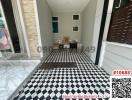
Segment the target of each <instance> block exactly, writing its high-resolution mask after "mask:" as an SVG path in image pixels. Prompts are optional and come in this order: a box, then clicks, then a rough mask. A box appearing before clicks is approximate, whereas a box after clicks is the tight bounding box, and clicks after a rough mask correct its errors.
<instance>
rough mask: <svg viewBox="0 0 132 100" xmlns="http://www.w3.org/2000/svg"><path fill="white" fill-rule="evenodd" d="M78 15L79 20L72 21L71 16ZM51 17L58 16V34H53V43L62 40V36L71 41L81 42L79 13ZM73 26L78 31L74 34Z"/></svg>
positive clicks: (59, 14)
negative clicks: (67, 37) (77, 28)
mask: <svg viewBox="0 0 132 100" xmlns="http://www.w3.org/2000/svg"><path fill="white" fill-rule="evenodd" d="M74 14H79V15H80V20H73V15H74ZM53 16H58V18H59V19H58V21H59V24H58V27H59V33H54V38H55V41H56V40H58V39H63V36H69V37H70V39H71V40H73V39H74V40H78V41H81V14H80V13H67V12H66V13H54V14H53ZM73 26H79V31H77V32H74V31H73Z"/></svg>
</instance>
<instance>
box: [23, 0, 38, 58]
mask: <svg viewBox="0 0 132 100" xmlns="http://www.w3.org/2000/svg"><path fill="white" fill-rule="evenodd" d="M21 7H22V9H23V16H24V21H25V26H26V31H27V36H28V39H29V48H30V52H31V56H40V54H39V53H38V52H37V47H38V46H39V40H38V35H39V33H38V32H37V26H36V19H35V10H34V1H33V0H21Z"/></svg>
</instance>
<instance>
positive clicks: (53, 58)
mask: <svg viewBox="0 0 132 100" xmlns="http://www.w3.org/2000/svg"><path fill="white" fill-rule="evenodd" d="M49 62H76V64H77V67H76V68H52V69H42V68H39V69H37V70H36V72H35V73H34V74H33V75H32V77H31V79H30V80H29V81H28V82H27V84H26V85H25V86H24V87H23V89H22V90H21V91H20V92H19V93H18V95H17V96H15V98H14V100H108V99H109V98H107V97H108V96H109V88H110V86H109V75H108V74H107V73H106V72H105V71H104V70H103V69H101V68H98V67H97V66H95V65H94V64H93V63H92V61H91V60H90V59H89V57H88V56H86V55H85V53H77V52H69V51H61V52H60V51H58V52H57V51H54V52H52V53H51V54H50V55H49V57H47V59H46V60H45V63H49ZM41 67H42V66H41ZM43 67H44V66H43ZM68 96H69V97H68ZM71 96H72V97H71ZM73 96H74V97H73ZM75 96H79V98H80V99H77V97H76V98H75ZM82 96H85V97H82ZM88 96H90V97H89V99H86V98H87V97H88ZM91 96H100V99H93V98H94V97H93V98H92V99H91ZM105 96H106V97H105ZM84 98H85V99H84Z"/></svg>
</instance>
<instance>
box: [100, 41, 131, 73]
mask: <svg viewBox="0 0 132 100" xmlns="http://www.w3.org/2000/svg"><path fill="white" fill-rule="evenodd" d="M105 45H106V46H105V52H104V57H103V62H102V67H103V68H104V69H105V70H106V71H107V72H108V73H109V74H112V70H132V52H131V51H132V46H130V45H126V44H120V43H111V42H106V43H105Z"/></svg>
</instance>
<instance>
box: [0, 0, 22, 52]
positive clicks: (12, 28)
mask: <svg viewBox="0 0 132 100" xmlns="http://www.w3.org/2000/svg"><path fill="white" fill-rule="evenodd" d="M1 4H2V8H3V12H4V15H5V19H6V22H7V26H8V29H9V33H10V37H11V40H12V45H13V48H14V52H15V53H20V52H21V49H20V42H19V36H18V32H17V28H16V23H15V19H14V14H13V8H12V3H11V0H1Z"/></svg>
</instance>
